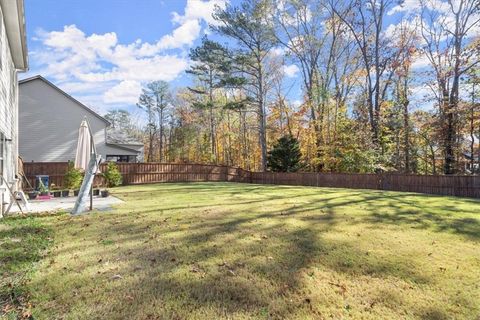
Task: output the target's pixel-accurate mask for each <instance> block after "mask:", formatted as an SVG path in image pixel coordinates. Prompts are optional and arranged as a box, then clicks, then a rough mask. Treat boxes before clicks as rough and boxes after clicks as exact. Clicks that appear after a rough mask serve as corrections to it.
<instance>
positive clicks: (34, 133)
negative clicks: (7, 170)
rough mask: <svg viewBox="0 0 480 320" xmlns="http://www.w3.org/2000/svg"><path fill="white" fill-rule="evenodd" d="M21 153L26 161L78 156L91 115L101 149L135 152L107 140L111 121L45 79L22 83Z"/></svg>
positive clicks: (60, 159)
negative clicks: (80, 137)
mask: <svg viewBox="0 0 480 320" xmlns="http://www.w3.org/2000/svg"><path fill="white" fill-rule="evenodd" d="M19 99H20V101H19V103H20V111H19V112H20V120H19V121H20V141H19V150H20V156H21V157H22V158H23V161H25V162H31V161H35V162H57V161H69V160H74V159H75V151H76V148H77V139H78V128H79V126H80V123H81V122H82V120H83V119H84V117H86V118H87V120H88V122H89V124H90V129H91V131H92V134H93V136H94V140H95V146H96V148H97V152H98V153H99V154H101V155H102V158H103V159H105V158H106V155H107V154H111V153H114V154H125V155H135V153H131V152H128V151H125V150H122V149H116V148H114V147H112V146H108V145H106V143H105V135H106V127H107V123H106V122H105V121H104V120H102V119H101V118H100V117H98V116H96V115H95V114H94V113H92V112H90V111H88V110H86V109H85V108H84V107H82V106H81V105H79V103H78V102H76V101H75V100H73V99H71V98H69V97H68V96H66V95H65V94H63V93H62V92H60V91H59V90H57V89H55V88H53V87H52V86H51V85H50V84H48V83H46V82H45V81H44V80H42V79H39V78H37V79H33V80H30V81H26V82H24V83H21V84H20V97H19Z"/></svg>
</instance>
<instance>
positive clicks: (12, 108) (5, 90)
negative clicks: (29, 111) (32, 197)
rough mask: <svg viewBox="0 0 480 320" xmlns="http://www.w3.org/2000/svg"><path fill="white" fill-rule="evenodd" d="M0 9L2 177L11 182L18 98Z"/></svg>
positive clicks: (15, 164) (15, 165)
mask: <svg viewBox="0 0 480 320" xmlns="http://www.w3.org/2000/svg"><path fill="white" fill-rule="evenodd" d="M1 10H2V9H1V7H0V131H1V132H2V133H3V134H4V135H5V137H6V139H7V140H8V141H7V142H6V143H5V146H4V148H5V149H4V153H5V155H4V161H3V176H4V177H5V179H7V180H8V181H9V182H13V181H14V179H15V174H16V172H17V157H18V148H17V146H18V140H17V139H18V135H17V132H18V122H17V120H18V118H17V115H18V96H17V94H18V93H17V92H18V91H17V72H16V70H15V66H14V64H13V60H12V55H11V52H10V45H9V43H8V38H7V35H6V31H5V24H4V19H3V13H2V11H1Z"/></svg>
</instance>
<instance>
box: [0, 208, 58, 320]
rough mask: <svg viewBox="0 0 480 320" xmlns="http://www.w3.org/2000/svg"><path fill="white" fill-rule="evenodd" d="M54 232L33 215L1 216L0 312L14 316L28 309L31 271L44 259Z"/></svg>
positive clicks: (7, 315)
mask: <svg viewBox="0 0 480 320" xmlns="http://www.w3.org/2000/svg"><path fill="white" fill-rule="evenodd" d="M51 236H52V231H51V230H50V229H49V228H47V227H45V226H43V225H42V224H41V223H40V222H39V221H38V220H37V219H34V218H32V217H10V218H6V219H3V220H0V274H1V275H2V277H1V280H0V315H1V314H3V315H4V316H6V317H7V318H8V317H11V318H15V317H16V316H18V317H20V316H19V315H18V313H19V312H20V310H23V311H25V308H26V305H27V302H28V292H27V291H25V283H26V281H27V280H28V273H29V272H31V271H32V266H33V265H34V263H36V262H38V261H40V260H41V259H42V257H43V254H44V251H45V249H46V248H47V247H48V246H49V245H50V243H51Z"/></svg>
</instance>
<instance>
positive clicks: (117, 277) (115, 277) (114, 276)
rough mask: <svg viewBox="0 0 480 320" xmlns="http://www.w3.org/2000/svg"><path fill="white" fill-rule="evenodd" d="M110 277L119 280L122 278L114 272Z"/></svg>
mask: <svg viewBox="0 0 480 320" xmlns="http://www.w3.org/2000/svg"><path fill="white" fill-rule="evenodd" d="M110 279H112V280H120V279H123V277H122V276H121V275H119V274H115V275H113V276H112V277H111V278H110Z"/></svg>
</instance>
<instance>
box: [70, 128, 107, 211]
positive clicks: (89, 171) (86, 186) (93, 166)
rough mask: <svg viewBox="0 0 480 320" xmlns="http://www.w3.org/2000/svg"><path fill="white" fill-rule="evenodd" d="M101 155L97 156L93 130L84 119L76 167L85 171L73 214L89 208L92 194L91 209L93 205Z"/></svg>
mask: <svg viewBox="0 0 480 320" xmlns="http://www.w3.org/2000/svg"><path fill="white" fill-rule="evenodd" d="M100 160H101V157H100V156H98V157H97V153H96V150H95V143H94V141H93V136H92V132H91V131H90V127H89V126H88V121H87V119H84V120H83V121H82V123H81V124H80V128H79V129H78V143H77V152H76V155H75V168H78V169H82V170H83V171H84V172H85V176H84V178H83V182H82V186H81V187H80V191H79V193H78V198H77V201H76V202H75V206H74V207H73V210H72V214H78V213H81V212H83V211H85V210H87V199H88V196H89V195H90V210H92V207H93V198H92V185H93V179H94V178H95V174H96V173H97V170H98V164H99V163H100Z"/></svg>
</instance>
